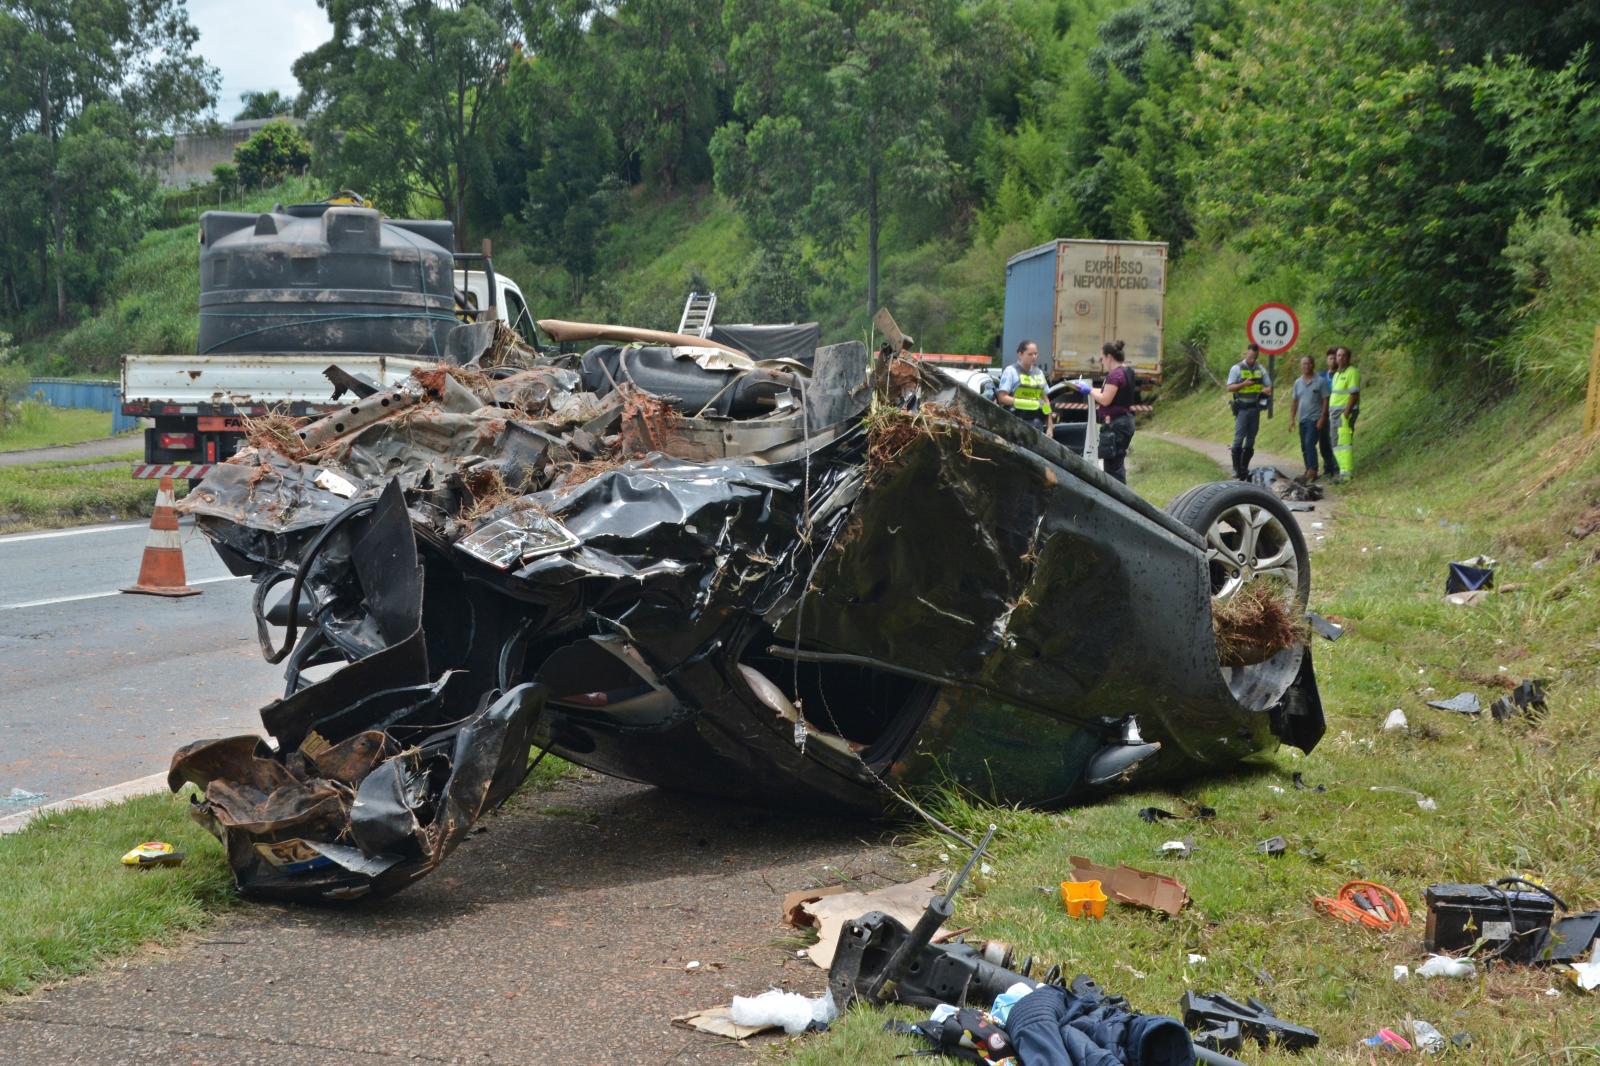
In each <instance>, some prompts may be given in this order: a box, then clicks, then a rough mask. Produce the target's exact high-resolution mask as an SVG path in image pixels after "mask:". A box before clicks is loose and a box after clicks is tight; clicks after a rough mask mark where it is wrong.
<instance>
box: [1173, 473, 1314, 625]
mask: <svg viewBox="0 0 1600 1066" xmlns="http://www.w3.org/2000/svg"><path fill="white" fill-rule="evenodd" d="M1167 513H1168V514H1170V515H1171V516H1172V517H1174V518H1176V519H1177V520H1178V521H1180V522H1182V523H1183V524H1184V525H1186V526H1188V527H1189V528H1190V529H1192V530H1194V531H1195V532H1196V533H1198V534H1199V535H1200V539H1201V540H1204V541H1206V556H1207V561H1208V564H1209V568H1210V571H1211V594H1212V596H1213V597H1225V596H1230V595H1232V593H1233V592H1235V591H1237V590H1238V589H1239V588H1242V587H1243V586H1244V585H1245V584H1248V583H1249V581H1252V580H1254V579H1255V578H1256V577H1258V576H1260V573H1258V569H1259V570H1261V571H1262V572H1265V573H1275V574H1278V575H1280V576H1283V577H1285V578H1287V577H1290V576H1292V577H1293V581H1292V584H1293V585H1294V587H1295V592H1296V599H1297V600H1298V602H1299V605H1300V606H1301V607H1302V608H1304V607H1305V605H1306V603H1307V601H1308V600H1309V599H1310V597H1311V560H1310V556H1309V553H1308V552H1307V550H1306V539H1305V536H1304V535H1303V534H1302V533H1301V532H1300V526H1299V523H1297V522H1296V521H1295V520H1294V515H1293V514H1292V513H1291V512H1290V510H1289V508H1288V507H1286V506H1284V503H1283V501H1282V500H1280V499H1278V497H1276V496H1274V495H1273V494H1272V493H1270V492H1268V491H1267V490H1266V489H1263V488H1261V487H1260V486H1258V485H1251V484H1246V483H1244V482H1239V481H1213V482H1210V483H1208V484H1205V485H1196V486H1195V487H1194V488H1192V489H1190V490H1189V491H1187V492H1185V493H1182V494H1180V495H1179V496H1178V497H1177V498H1176V499H1174V500H1173V501H1172V502H1171V503H1169V504H1167ZM1241 519H1244V520H1246V521H1251V520H1260V523H1261V524H1260V525H1258V526H1257V527H1256V531H1257V535H1256V536H1255V537H1253V538H1246V537H1245V536H1244V535H1243V533H1242V531H1240V530H1238V528H1237V527H1238V525H1239V524H1240V520H1241ZM1230 527H1232V528H1233V532H1232V533H1230V532H1229V529H1230ZM1247 540H1248V543H1246V541H1247ZM1241 556H1244V558H1241ZM1263 563H1266V564H1268V565H1267V566H1265V567H1262V566H1261V564H1263ZM1245 571H1248V573H1247V575H1246V576H1245V577H1244V580H1239V578H1240V577H1241V574H1242V573H1244V572H1245Z"/></svg>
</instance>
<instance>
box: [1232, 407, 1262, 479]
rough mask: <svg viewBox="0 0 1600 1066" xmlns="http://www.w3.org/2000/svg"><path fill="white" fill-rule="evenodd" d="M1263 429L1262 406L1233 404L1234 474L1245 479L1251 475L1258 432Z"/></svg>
mask: <svg viewBox="0 0 1600 1066" xmlns="http://www.w3.org/2000/svg"><path fill="white" fill-rule="evenodd" d="M1260 431H1261V408H1260V407H1259V406H1257V405H1256V404H1254V403H1236V404H1234V405H1233V476H1234V477H1236V478H1238V479H1239V480H1241V481H1243V480H1244V479H1245V478H1247V477H1249V476H1250V460H1251V459H1252V458H1253V457H1254V456H1255V454H1256V434H1257V433H1259V432H1260Z"/></svg>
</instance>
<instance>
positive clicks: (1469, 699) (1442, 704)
mask: <svg viewBox="0 0 1600 1066" xmlns="http://www.w3.org/2000/svg"><path fill="white" fill-rule="evenodd" d="M1428 706H1429V707H1432V708H1434V709H1435V710H1440V711H1453V712H1454V713H1456V714H1465V715H1469V716H1471V717H1473V718H1476V717H1477V716H1478V715H1480V714H1482V713H1483V704H1482V703H1480V702H1479V701H1478V694H1477V693H1475V692H1462V693H1460V694H1458V695H1455V696H1451V697H1450V698H1449V699H1447V700H1429V701H1428Z"/></svg>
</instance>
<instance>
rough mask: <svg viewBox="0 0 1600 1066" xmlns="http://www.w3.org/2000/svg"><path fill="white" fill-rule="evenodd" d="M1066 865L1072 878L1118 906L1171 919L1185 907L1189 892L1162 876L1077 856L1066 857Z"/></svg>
mask: <svg viewBox="0 0 1600 1066" xmlns="http://www.w3.org/2000/svg"><path fill="white" fill-rule="evenodd" d="M1067 862H1068V863H1069V864H1070V865H1071V866H1072V876H1073V877H1074V878H1076V879H1077V880H1078V881H1091V882H1094V883H1097V884H1099V885H1100V886H1101V887H1102V888H1103V889H1104V890H1105V892H1106V894H1107V895H1108V896H1109V897H1110V898H1111V899H1113V900H1115V901H1116V902H1118V903H1121V904H1125V905H1127V906H1130V907H1144V908H1147V909H1149V910H1154V911H1162V912H1164V913H1166V914H1169V915H1174V916H1175V915H1177V914H1178V912H1179V911H1181V910H1183V908H1184V907H1186V906H1188V905H1189V890H1188V889H1186V888H1185V887H1184V886H1183V884H1182V883H1181V882H1179V881H1176V880H1174V879H1172V878H1170V877H1167V876H1165V875H1163V874H1158V873H1151V872H1150V871H1149V870H1138V869H1135V868H1134V867H1132V866H1127V865H1122V866H1117V867H1115V868H1113V867H1109V866H1100V865H1097V864H1096V863H1094V862H1091V861H1090V860H1088V859H1086V858H1083V857H1082V856H1080V855H1073V856H1070V857H1069V858H1068V859H1067Z"/></svg>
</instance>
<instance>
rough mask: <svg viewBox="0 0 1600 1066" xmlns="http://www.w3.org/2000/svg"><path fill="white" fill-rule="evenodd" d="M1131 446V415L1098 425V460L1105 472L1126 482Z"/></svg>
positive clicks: (1120, 416)
mask: <svg viewBox="0 0 1600 1066" xmlns="http://www.w3.org/2000/svg"><path fill="white" fill-rule="evenodd" d="M1113 373H1115V371H1113ZM1132 448H1133V415H1132V414H1131V413H1124V414H1120V415H1118V416H1117V417H1116V418H1113V419H1112V420H1111V421H1110V422H1107V423H1105V424H1104V425H1102V426H1101V427H1100V462H1101V464H1102V465H1104V467H1105V471H1106V474H1107V475H1109V476H1110V477H1114V478H1116V479H1117V480H1118V481H1120V482H1122V483H1123V484H1124V485H1126V484H1127V483H1128V465H1127V464H1128V452H1129V451H1130V450H1132Z"/></svg>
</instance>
